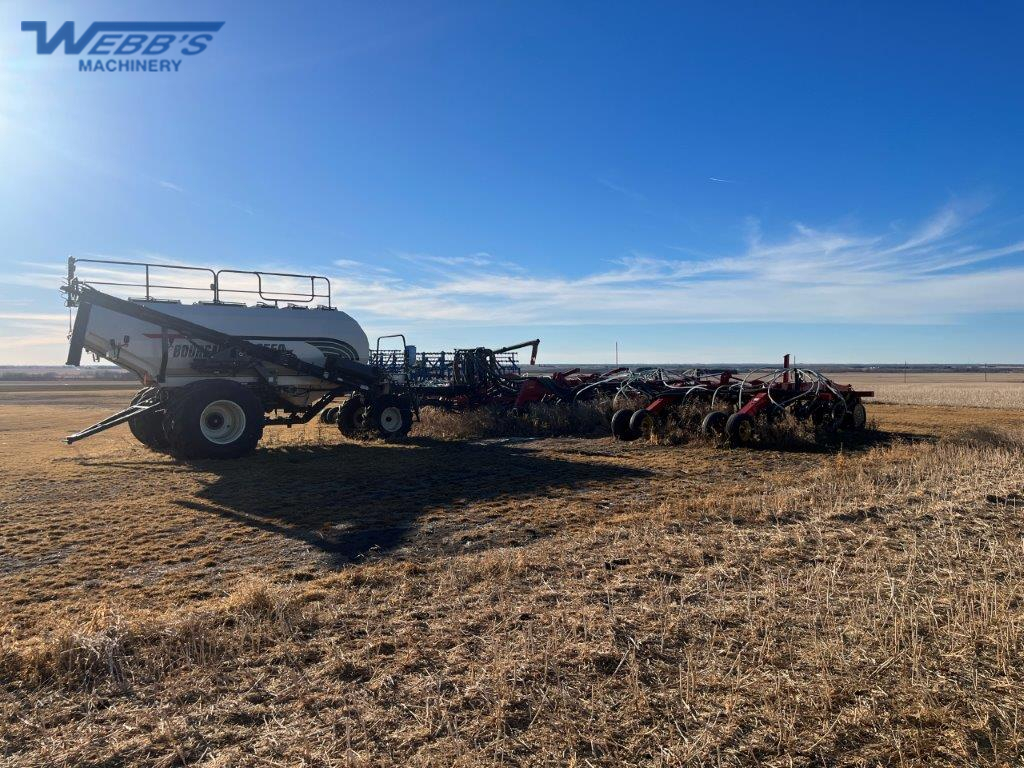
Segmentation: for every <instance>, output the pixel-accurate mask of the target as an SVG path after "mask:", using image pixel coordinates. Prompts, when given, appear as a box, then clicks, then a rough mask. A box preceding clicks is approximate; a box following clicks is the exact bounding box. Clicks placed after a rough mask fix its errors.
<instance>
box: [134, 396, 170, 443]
mask: <svg viewBox="0 0 1024 768" xmlns="http://www.w3.org/2000/svg"><path fill="white" fill-rule="evenodd" d="M157 389H158V388H157V387H147V388H146V389H142V390H139V392H138V394H136V395H135V397H133V398H132V405H135V404H137V403H140V402H142V401H143V400H145V399H146V398H147V397H149V396H150V395H152V394H153V393H155V392H156V391H157ZM128 429H130V430H131V433H132V435H134V436H135V439H136V440H138V441H139V442H140V443H142V444H143V445H144V446H146V447H147V448H149V449H150V450H151V451H156V452H157V453H166V452H167V449H168V448H169V447H170V443H169V442H168V440H167V435H165V434H164V414H163V412H162V411H149V412H148V413H144V414H142V415H141V416H135V417H133V418H130V419H128Z"/></svg>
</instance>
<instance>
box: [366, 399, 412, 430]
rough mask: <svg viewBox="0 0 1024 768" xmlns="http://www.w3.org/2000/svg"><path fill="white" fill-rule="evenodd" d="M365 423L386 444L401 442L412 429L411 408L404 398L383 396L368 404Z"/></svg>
mask: <svg viewBox="0 0 1024 768" xmlns="http://www.w3.org/2000/svg"><path fill="white" fill-rule="evenodd" d="M366 423H367V426H369V428H370V429H375V430H376V431H377V434H379V435H380V436H381V437H383V438H384V440H385V441H387V442H391V441H394V440H401V439H402V438H403V437H405V436H406V435H408V434H409V430H410V429H412V408H411V407H410V406H409V401H408V400H406V399H404V398H399V397H396V396H394V395H384V396H383V397H378V398H377V399H376V400H375V401H374V402H373V403H371V404H370V407H369V408H368V409H367V415H366Z"/></svg>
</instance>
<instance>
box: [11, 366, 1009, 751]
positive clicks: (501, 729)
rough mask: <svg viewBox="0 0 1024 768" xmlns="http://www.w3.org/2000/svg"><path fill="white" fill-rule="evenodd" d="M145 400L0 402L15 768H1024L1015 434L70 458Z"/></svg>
mask: <svg viewBox="0 0 1024 768" xmlns="http://www.w3.org/2000/svg"><path fill="white" fill-rule="evenodd" d="M858 383H859V382H858ZM1011 396H1012V395H1011ZM125 400H126V394H125V392H124V391H120V392H117V391H112V392H98V391H89V392H77V391H73V390H70V391H58V392H53V391H20V392H2V393H0V478H2V483H0V763H3V764H5V765H12V766H23V765H24V766H27V765H38V766H44V765H45V766H62V765H68V766H71V765H75V766H79V765H155V766H171V765H207V766H215V765H216V766H235V765H339V766H340V765H466V766H469V765H473V766H478V765H491V764H507V765H579V766H583V765H609V766H610V765H623V764H645V765H739V764H767V765H897V764H906V765H964V766H967V765H978V764H984V765H1017V764H1019V760H1020V759H1021V755H1022V750H1024V720H1022V718H1024V462H1022V458H1024V437H1022V435H1024V412H1022V411H1020V410H1019V409H1018V410H1013V409H1000V408H998V407H991V406H992V402H987V403H982V402H975V403H974V404H975V405H982V406H986V405H987V406H989V407H973V408H972V407H951V406H946V405H927V406H908V405H887V404H874V405H872V406H871V407H870V416H871V418H872V419H873V421H874V426H875V427H876V428H875V429H872V430H869V431H868V432H867V433H865V434H864V435H862V436H860V437H857V438H856V439H853V440H849V439H848V440H847V441H846V442H845V444H843V445H842V446H829V447H828V448H827V449H825V448H816V447H815V446H811V445H806V446H798V447H794V448H791V449H788V450H775V449H772V448H764V449H759V450H732V451H730V450H724V449H721V448H718V447H715V446H713V445H709V444H706V443H703V442H700V441H694V442H691V443H688V444H686V445H681V446H669V445H656V444H650V443H643V442H638V443H628V444H622V443H615V442H613V441H612V440H611V439H609V438H606V437H603V438H587V439H583V438H548V439H537V440H500V439H484V440H471V441H456V440H449V439H445V429H444V428H443V427H444V425H445V422H444V421H443V420H435V421H434V422H432V423H428V424H427V425H425V427H426V428H425V430H424V431H425V432H427V434H422V435H421V436H419V437H414V438H413V439H412V440H411V441H410V442H409V443H408V444H403V445H385V444H382V443H370V444H359V443H353V442H346V441H344V440H342V439H341V438H340V436H338V435H337V433H336V432H335V431H334V430H333V428H328V427H321V426H319V425H310V426H308V427H306V428H303V429H294V430H290V431H277V432H273V431H271V430H268V432H267V435H268V439H266V440H265V442H264V445H263V447H261V449H260V450H259V451H258V453H257V454H256V455H255V456H253V457H250V458H248V459H244V460H240V461H234V462H220V463H218V462H205V463H200V464H197V465H186V464H182V463H178V462H175V461H173V460H170V459H168V458H167V457H164V456H161V455H157V454H153V453H149V452H148V451H146V450H145V449H143V448H142V447H141V446H140V445H138V444H137V443H135V442H134V441H133V440H132V438H131V437H130V435H129V433H128V431H127V429H118V430H112V431H110V432H108V433H106V434H104V435H100V436H98V437H96V438H94V439H91V440H88V441H85V442H83V443H80V444H78V445H76V446H73V447H67V446H63V445H62V444H61V443H60V442H59V438H60V437H61V436H62V435H63V434H65V433H66V432H68V431H70V430H71V429H72V428H74V427H78V426H83V425H85V424H88V423H90V422H91V421H93V420H95V419H96V418H98V417H100V416H103V415H105V414H106V413H108V412H110V411H111V410H113V409H115V408H116V407H118V406H119V405H121V404H122V403H123V402H124V401H125Z"/></svg>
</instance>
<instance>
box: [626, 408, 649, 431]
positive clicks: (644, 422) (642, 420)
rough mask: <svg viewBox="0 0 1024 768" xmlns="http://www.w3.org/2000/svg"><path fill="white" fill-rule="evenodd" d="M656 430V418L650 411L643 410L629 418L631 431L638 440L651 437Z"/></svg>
mask: <svg viewBox="0 0 1024 768" xmlns="http://www.w3.org/2000/svg"><path fill="white" fill-rule="evenodd" d="M653 430H654V417H653V416H652V415H651V413H650V411H648V410H646V409H644V408H641V409H640V410H638V411H635V412H634V413H633V415H632V416H630V417H629V431H630V432H631V433H632V434H634V435H636V437H637V438H640V437H645V436H650V434H651V432H652V431H653Z"/></svg>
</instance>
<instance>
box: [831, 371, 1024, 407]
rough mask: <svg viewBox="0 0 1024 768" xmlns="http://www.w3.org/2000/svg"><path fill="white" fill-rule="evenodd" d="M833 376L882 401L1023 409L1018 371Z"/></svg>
mask: <svg viewBox="0 0 1024 768" xmlns="http://www.w3.org/2000/svg"><path fill="white" fill-rule="evenodd" d="M835 378H836V379H837V380H838V381H842V382H843V383H849V384H854V385H856V386H858V387H862V388H864V389H873V390H874V392H875V399H876V400H877V401H879V402H883V403H902V404H905V405H964V406H970V407H975V408H1016V409H1024V375H1022V374H1020V373H992V374H989V375H988V376H985V375H984V374H981V373H960V374H950V373H916V374H910V375H908V376H907V377H906V381H904V376H903V375H902V374H895V373H886V374H879V373H842V374H837V375H836V377H835ZM986 379H987V381H986Z"/></svg>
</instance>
